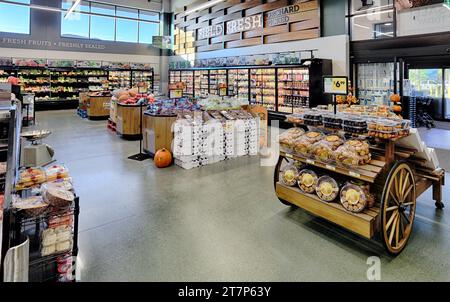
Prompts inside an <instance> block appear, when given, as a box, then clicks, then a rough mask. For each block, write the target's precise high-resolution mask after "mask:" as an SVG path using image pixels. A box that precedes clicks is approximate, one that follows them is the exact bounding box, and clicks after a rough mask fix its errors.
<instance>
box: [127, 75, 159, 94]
mask: <svg viewBox="0 0 450 302" xmlns="http://www.w3.org/2000/svg"><path fill="white" fill-rule="evenodd" d="M153 81H154V74H153V70H132V71H131V86H133V87H136V85H137V84H138V83H142V82H143V83H146V84H147V85H148V90H149V91H151V92H153V89H154V82H153Z"/></svg>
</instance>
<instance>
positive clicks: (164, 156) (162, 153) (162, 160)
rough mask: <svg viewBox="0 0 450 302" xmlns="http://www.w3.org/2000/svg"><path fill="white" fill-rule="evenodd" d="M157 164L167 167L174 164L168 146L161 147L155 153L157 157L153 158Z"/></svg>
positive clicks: (160, 166)
mask: <svg viewBox="0 0 450 302" xmlns="http://www.w3.org/2000/svg"><path fill="white" fill-rule="evenodd" d="M153 160H154V162H155V166H156V167H158V168H166V167H168V166H170V165H171V164H172V153H170V151H169V150H167V149H166V148H163V149H159V150H158V151H156V153H155V158H154V159H153Z"/></svg>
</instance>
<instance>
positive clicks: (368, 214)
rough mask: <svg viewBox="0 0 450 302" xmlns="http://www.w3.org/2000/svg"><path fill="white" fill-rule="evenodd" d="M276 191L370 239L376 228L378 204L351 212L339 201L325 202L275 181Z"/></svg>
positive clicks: (288, 200)
mask: <svg viewBox="0 0 450 302" xmlns="http://www.w3.org/2000/svg"><path fill="white" fill-rule="evenodd" d="M276 193H277V196H278V197H279V198H280V199H283V200H285V201H287V202H289V203H292V204H294V205H296V206H298V207H300V208H302V209H304V210H305V211H308V212H310V213H311V214H313V215H316V216H318V217H321V218H324V219H326V220H328V221H330V222H332V223H334V224H337V225H339V226H341V227H343V228H346V229H347V230H350V231H352V232H354V233H357V234H359V235H361V236H363V237H365V238H367V239H371V238H372V237H373V236H374V234H375V231H376V230H377V221H378V220H377V218H378V215H379V213H380V209H379V207H378V206H374V207H372V208H370V209H365V210H364V211H363V212H361V213H352V212H349V211H347V210H345V209H344V207H342V205H341V204H339V203H327V202H324V201H322V200H320V199H319V198H318V197H317V196H316V195H312V194H305V193H303V192H301V191H300V189H298V188H295V187H288V186H285V185H284V184H282V183H279V182H278V183H276Z"/></svg>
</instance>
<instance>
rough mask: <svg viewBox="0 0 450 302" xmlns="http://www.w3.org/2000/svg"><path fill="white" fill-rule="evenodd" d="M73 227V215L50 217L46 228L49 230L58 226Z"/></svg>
mask: <svg viewBox="0 0 450 302" xmlns="http://www.w3.org/2000/svg"><path fill="white" fill-rule="evenodd" d="M72 225H73V215H64V216H51V213H50V218H49V219H48V227H49V228H57V227H59V226H68V227H71V226H72Z"/></svg>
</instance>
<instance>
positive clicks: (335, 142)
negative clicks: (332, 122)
mask: <svg viewBox="0 0 450 302" xmlns="http://www.w3.org/2000/svg"><path fill="white" fill-rule="evenodd" d="M322 141H323V142H325V143H326V144H328V145H330V146H331V148H333V150H335V149H337V148H338V147H339V146H340V145H342V144H343V143H344V139H343V138H342V137H340V136H339V135H336V134H330V135H327V136H325V138H324V139H322Z"/></svg>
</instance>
